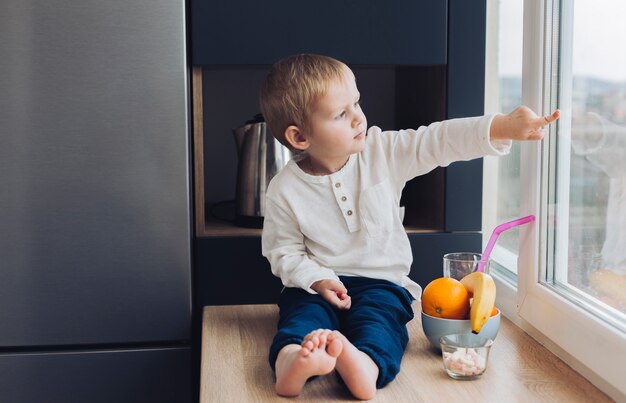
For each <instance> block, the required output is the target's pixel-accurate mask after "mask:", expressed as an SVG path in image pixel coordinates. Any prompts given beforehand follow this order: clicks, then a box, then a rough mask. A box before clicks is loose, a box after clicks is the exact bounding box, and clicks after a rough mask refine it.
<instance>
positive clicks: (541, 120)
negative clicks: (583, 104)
mask: <svg viewBox="0 0 626 403" xmlns="http://www.w3.org/2000/svg"><path fill="white" fill-rule="evenodd" d="M560 116H561V111H560V110H558V109H557V110H555V111H554V112H552V113H551V114H549V115H546V116H544V117H542V118H539V119H538V120H539V122H538V123H540V125H541V126H545V125H549V124H550V123H552V122H554V121H555V120H557V119H558V118H559V117H560Z"/></svg>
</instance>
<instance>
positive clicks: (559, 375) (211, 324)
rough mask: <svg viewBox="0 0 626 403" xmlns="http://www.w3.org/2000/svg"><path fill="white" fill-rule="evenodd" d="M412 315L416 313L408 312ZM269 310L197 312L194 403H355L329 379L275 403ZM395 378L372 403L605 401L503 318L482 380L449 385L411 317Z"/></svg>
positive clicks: (273, 312)
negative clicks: (199, 344) (196, 390)
mask: <svg viewBox="0 0 626 403" xmlns="http://www.w3.org/2000/svg"><path fill="white" fill-rule="evenodd" d="M414 310H415V312H416V313H419V306H418V305H414ZM277 319H278V310H277V308H276V306H274V305H238V306H210V307H205V308H204V314H203V331H202V373H201V390H200V393H201V395H200V401H201V402H206V403H208V402H282V401H289V400H297V401H298V402H316V403H319V402H348V401H355V399H354V398H352V396H351V395H350V393H349V392H348V391H347V390H346V389H345V388H344V387H343V386H341V385H340V384H339V382H338V381H337V379H336V375H335V373H331V374H330V375H328V376H323V377H318V378H315V379H313V380H311V381H309V382H308V383H307V384H306V385H305V387H304V390H303V392H302V394H301V395H300V396H299V397H298V398H297V399H287V398H282V397H280V396H277V395H276V394H275V392H274V375H273V373H272V371H271V369H270V366H269V363H268V361H267V354H268V349H269V345H270V343H271V340H272V338H273V336H274V332H275V330H276V322H277ZM409 334H410V341H409V344H408V346H407V350H406V352H405V355H404V359H403V361H402V368H401V371H400V374H399V375H398V377H397V378H396V379H395V380H394V381H393V382H392V383H391V384H389V385H388V386H387V387H385V388H383V389H380V390H379V391H378V393H377V396H376V397H375V398H374V399H373V400H372V402H393V403H400V402H435V401H439V402H473V403H475V402H610V401H611V400H610V399H609V398H608V397H607V396H606V395H605V394H603V393H602V392H601V391H599V390H598V389H597V388H595V387H594V386H593V385H592V384H591V383H590V382H589V381H587V380H586V379H585V378H583V377H582V376H580V375H579V374H578V373H576V372H575V371H574V370H572V369H571V368H570V367H569V366H567V365H566V364H565V363H563V362H562V361H561V360H560V359H558V358H557V357H556V356H554V355H553V354H552V353H550V352H549V351H548V350H546V349H545V348H544V347H542V346H541V345H539V344H538V343H537V342H535V341H534V340H533V339H532V338H531V337H530V336H528V335H527V334H526V333H524V332H523V331H522V330H520V329H519V328H518V327H516V326H515V325H513V324H512V323H511V322H510V321H509V320H507V319H505V318H503V320H502V326H501V328H500V332H499V333H498V336H497V338H496V340H495V343H494V345H493V347H492V350H491V355H490V357H489V363H488V366H487V371H486V372H485V374H484V375H483V376H482V377H481V378H479V379H477V380H474V381H457V380H453V379H452V378H449V377H448V375H447V374H446V373H445V371H444V369H443V365H442V361H441V356H440V353H439V352H437V351H435V350H434V349H432V348H431V347H430V345H429V344H428V341H427V339H426V337H425V336H424V334H423V332H422V328H421V324H420V318H419V315H416V318H415V319H414V320H413V321H411V322H410V323H409Z"/></svg>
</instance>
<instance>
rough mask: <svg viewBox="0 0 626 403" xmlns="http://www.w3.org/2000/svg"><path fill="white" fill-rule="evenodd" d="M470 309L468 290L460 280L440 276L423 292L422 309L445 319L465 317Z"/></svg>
mask: <svg viewBox="0 0 626 403" xmlns="http://www.w3.org/2000/svg"><path fill="white" fill-rule="evenodd" d="M469 309H470V300H469V294H468V293H467V290H466V289H465V287H464V286H463V284H461V282H460V281H459V280H455V279H453V278H449V277H440V278H437V279H435V280H433V281H431V282H430V283H429V284H428V285H427V286H426V288H424V291H423V292H422V311H424V313H425V314H427V315H430V316H435V317H438V318H445V319H465V318H466V317H467V313H468V312H469Z"/></svg>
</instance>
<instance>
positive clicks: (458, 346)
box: [439, 333, 493, 380]
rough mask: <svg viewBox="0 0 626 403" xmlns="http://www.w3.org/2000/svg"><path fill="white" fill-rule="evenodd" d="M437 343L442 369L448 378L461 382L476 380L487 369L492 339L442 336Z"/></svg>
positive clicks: (453, 335)
mask: <svg viewBox="0 0 626 403" xmlns="http://www.w3.org/2000/svg"><path fill="white" fill-rule="evenodd" d="M439 342H440V343H441V355H442V358H443V367H444V368H445V370H446V372H447V373H448V375H450V377H452V378H454V379H461V380H471V379H476V378H478V377H480V376H481V375H482V374H483V373H484V372H485V370H486V369H487V361H488V359H489V350H490V349H491V346H492V345H493V340H492V339H489V338H487V337H482V336H479V335H475V334H472V333H469V334H467V333H463V334H451V335H447V336H442V337H441V338H440V339H439Z"/></svg>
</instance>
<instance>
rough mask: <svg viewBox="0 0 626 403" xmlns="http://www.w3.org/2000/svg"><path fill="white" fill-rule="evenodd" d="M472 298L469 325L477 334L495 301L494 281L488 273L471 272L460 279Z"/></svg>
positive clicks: (489, 314) (487, 318)
mask: <svg viewBox="0 0 626 403" xmlns="http://www.w3.org/2000/svg"><path fill="white" fill-rule="evenodd" d="M461 284H463V285H464V286H465V288H466V289H467V292H468V293H469V294H470V297H473V299H472V305H471V307H470V326H471V328H472V333H474V334H478V333H479V332H480V329H482V327H483V326H484V325H485V323H486V322H487V320H489V317H490V316H491V311H492V310H493V308H494V306H495V303H496V283H494V282H493V278H492V277H491V276H490V275H489V274H485V273H481V272H476V271H475V272H473V273H470V274H468V275H467V276H465V277H463V278H462V279H461Z"/></svg>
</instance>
